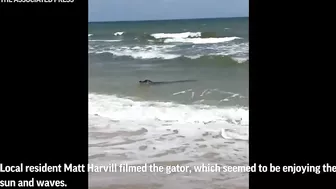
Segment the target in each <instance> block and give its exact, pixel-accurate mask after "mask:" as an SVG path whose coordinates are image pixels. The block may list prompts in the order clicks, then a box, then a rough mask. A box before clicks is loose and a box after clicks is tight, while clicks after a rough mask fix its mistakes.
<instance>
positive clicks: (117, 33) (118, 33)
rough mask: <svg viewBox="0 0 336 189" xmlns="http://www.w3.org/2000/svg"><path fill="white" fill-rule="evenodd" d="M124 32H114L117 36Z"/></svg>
mask: <svg viewBox="0 0 336 189" xmlns="http://www.w3.org/2000/svg"><path fill="white" fill-rule="evenodd" d="M122 34H124V32H115V33H114V35H115V36H119V35H122Z"/></svg>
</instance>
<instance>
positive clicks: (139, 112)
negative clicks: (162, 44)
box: [89, 93, 248, 164]
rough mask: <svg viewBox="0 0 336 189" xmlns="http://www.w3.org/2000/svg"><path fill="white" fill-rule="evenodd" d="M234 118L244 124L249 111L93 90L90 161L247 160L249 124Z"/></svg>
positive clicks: (90, 98)
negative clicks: (130, 96)
mask: <svg viewBox="0 0 336 189" xmlns="http://www.w3.org/2000/svg"><path fill="white" fill-rule="evenodd" d="M230 119H231V122H230V123H229V122H228V120H230ZM234 120H241V121H242V122H245V123H246V124H248V110H245V109H240V108H230V107H228V108H218V107H211V106H204V105H199V106H196V105H182V104H174V103H171V102H153V101H136V100H132V99H129V98H121V97H117V96H114V95H99V94H93V93H91V94H89V145H90V147H89V156H90V161H91V162H95V161H96V162H99V164H101V163H104V162H105V163H107V164H108V163H110V162H111V159H112V160H113V162H115V163H129V164H132V163H135V162H137V163H144V162H147V163H149V162H158V161H161V162H162V161H168V162H171V161H180V160H182V161H183V160H192V161H196V162H197V161H198V162H205V161H218V158H221V160H224V161H225V160H226V161H231V162H232V161H234V162H239V161H248V155H247V154H248V143H247V142H246V141H247V140H248V127H246V126H242V125H239V124H235V123H232V122H234ZM223 129H225V130H224V131H225V133H223ZM226 142H227V143H226ZM212 154H215V155H212Z"/></svg>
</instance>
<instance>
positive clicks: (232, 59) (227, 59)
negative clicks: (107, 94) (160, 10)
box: [89, 50, 249, 65]
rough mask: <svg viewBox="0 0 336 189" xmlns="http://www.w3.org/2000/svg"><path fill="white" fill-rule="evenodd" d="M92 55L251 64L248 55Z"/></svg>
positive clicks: (140, 53)
mask: <svg viewBox="0 0 336 189" xmlns="http://www.w3.org/2000/svg"><path fill="white" fill-rule="evenodd" d="M89 53H90V54H94V55H99V56H105V57H111V58H113V59H118V60H132V59H133V60H137V59H140V60H148V59H153V60H161V61H181V62H185V63H189V62H194V63H202V62H211V63H224V64H226V65H229V64H237V63H238V64H245V63H249V58H248V55H245V56H234V54H233V55H230V54H227V55H226V54H225V53H213V54H208V55H192V56H187V55H178V54H169V53H164V52H151V51H143V52H120V51H112V50H110V51H100V52H96V51H89Z"/></svg>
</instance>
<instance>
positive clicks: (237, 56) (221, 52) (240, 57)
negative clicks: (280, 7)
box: [89, 18, 248, 106]
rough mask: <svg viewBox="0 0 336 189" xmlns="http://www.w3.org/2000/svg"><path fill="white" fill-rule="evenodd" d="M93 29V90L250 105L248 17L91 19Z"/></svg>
mask: <svg viewBox="0 0 336 189" xmlns="http://www.w3.org/2000/svg"><path fill="white" fill-rule="evenodd" d="M89 33H90V34H89V58H90V92H91V93H101V94H107V95H118V96H121V97H122V96H127V97H136V98H139V99H142V100H153V101H157V100H159V101H172V102H178V103H187V104H192V103H203V104H209V105H216V106H233V105H239V106H248V101H247V99H248V18H234V19H200V20H170V21H142V22H111V23H90V24H89ZM144 79H149V80H152V81H174V80H184V79H195V80H198V81H197V82H193V83H181V84H178V83H177V84H171V85H160V86H151V87H140V86H139V85H138V81H139V80H144ZM190 89H191V90H190ZM185 90H188V91H187V92H185V93H180V94H178V95H177V94H176V93H178V92H182V91H185ZM205 90H207V91H206V95H204V94H203V95H202V96H201V94H202V93H203V92H204V91H205ZM174 94H175V95H174ZM235 94H236V95H235ZM232 95H234V97H232Z"/></svg>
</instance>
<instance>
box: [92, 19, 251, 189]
mask: <svg viewBox="0 0 336 189" xmlns="http://www.w3.org/2000/svg"><path fill="white" fill-rule="evenodd" d="M88 38H89V47H88V48H89V49H88V51H89V69H90V73H89V84H90V85H89V162H90V163H93V164H97V165H108V164H111V163H115V164H120V163H126V164H129V165H135V164H137V165H143V164H144V163H157V164H159V163H161V164H164V165H170V164H179V165H182V164H183V165H185V166H186V165H187V166H190V167H192V166H199V165H202V164H219V165H248V158H249V157H248V128H249V127H248V125H249V110H248V83H249V70H248V68H249V66H248V65H249V62H248V54H249V51H248V50H249V40H248V18H234V19H233V18H231V19H198V20H171V21H144V22H111V23H90V24H89V37H88ZM145 79H149V80H152V81H157V82H161V81H176V80H189V79H192V80H197V81H196V82H186V83H173V84H164V85H153V86H143V85H139V80H145ZM89 175H90V182H89V183H90V187H91V188H120V189H121V188H137V189H141V188H160V189H166V188H190V189H197V188H223V187H224V188H248V173H223V172H214V173H209V172H202V173H189V172H188V173H174V174H169V175H168V174H165V173H148V172H145V173H124V174H121V173H90V174H89Z"/></svg>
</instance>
